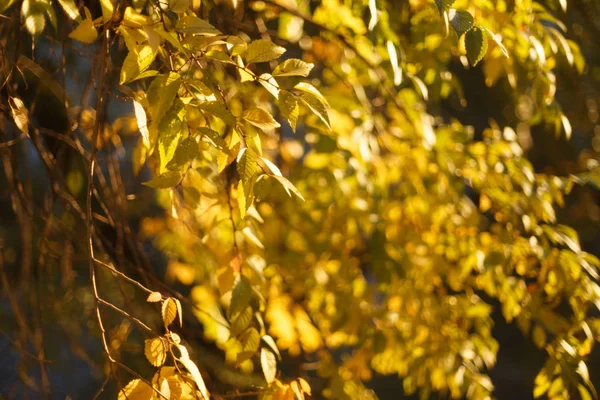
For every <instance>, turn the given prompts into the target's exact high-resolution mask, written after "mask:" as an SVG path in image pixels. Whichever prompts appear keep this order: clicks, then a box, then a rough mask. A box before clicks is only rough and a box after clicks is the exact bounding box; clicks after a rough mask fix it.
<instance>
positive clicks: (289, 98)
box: [279, 90, 300, 132]
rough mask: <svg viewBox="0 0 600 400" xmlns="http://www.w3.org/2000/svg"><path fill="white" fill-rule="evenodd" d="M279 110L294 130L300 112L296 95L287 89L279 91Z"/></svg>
mask: <svg viewBox="0 0 600 400" xmlns="http://www.w3.org/2000/svg"><path fill="white" fill-rule="evenodd" d="M279 110H280V111H281V114H282V115H283V117H284V118H285V119H287V121H288V123H289V124H290V126H291V127H292V130H293V131H294V132H295V131H296V122H297V121H298V115H299V114H300V107H298V101H297V100H296V97H295V96H294V95H293V94H291V93H290V92H288V91H287V90H285V91H283V92H281V93H280V95H279Z"/></svg>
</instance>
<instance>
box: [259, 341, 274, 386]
mask: <svg viewBox="0 0 600 400" xmlns="http://www.w3.org/2000/svg"><path fill="white" fill-rule="evenodd" d="M260 365H261V366H262V370H263V374H264V375H265V380H266V381H267V383H269V384H270V383H271V382H273V381H274V380H275V376H276V375H277V360H276V359H275V354H273V353H272V352H271V350H269V349H267V348H265V347H263V348H262V349H260Z"/></svg>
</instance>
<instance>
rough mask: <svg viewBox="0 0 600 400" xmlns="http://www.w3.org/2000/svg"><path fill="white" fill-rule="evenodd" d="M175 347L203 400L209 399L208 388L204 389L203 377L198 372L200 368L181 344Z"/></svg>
mask: <svg viewBox="0 0 600 400" xmlns="http://www.w3.org/2000/svg"><path fill="white" fill-rule="evenodd" d="M177 348H178V349H179V352H180V353H181V357H180V358H179V361H180V362H181V363H182V364H183V366H184V367H185V368H186V369H187V370H188V372H189V373H190V374H191V375H192V378H193V379H194V382H195V383H196V386H197V387H198V390H199V391H200V394H201V395H202V399H203V400H209V398H210V396H209V394H208V390H207V389H206V385H205V384H204V379H202V375H201V374H200V370H199V369H198V366H196V364H195V363H194V362H193V361H192V360H191V359H190V355H189V352H188V350H187V349H186V348H185V347H184V346H183V345H178V346H177Z"/></svg>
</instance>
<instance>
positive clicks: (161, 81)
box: [147, 72, 181, 126]
mask: <svg viewBox="0 0 600 400" xmlns="http://www.w3.org/2000/svg"><path fill="white" fill-rule="evenodd" d="M180 83H181V78H180V76H179V74H177V73H175V72H170V73H169V74H168V75H161V76H158V77H156V78H154V80H153V81H152V83H151V84H150V86H149V87H148V91H147V99H148V114H150V118H152V123H153V124H156V125H157V126H158V124H160V122H161V120H162V119H163V117H164V116H165V114H166V113H167V111H168V110H169V108H170V107H171V105H172V104H173V101H174V100H175V97H176V96H177V91H178V90H179V85H180Z"/></svg>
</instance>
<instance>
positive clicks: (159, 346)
mask: <svg viewBox="0 0 600 400" xmlns="http://www.w3.org/2000/svg"><path fill="white" fill-rule="evenodd" d="M168 351H169V349H168V343H167V342H166V341H164V340H163V339H162V338H160V337H155V338H153V339H146V341H145V346H144V354H145V355H146V359H147V360H148V361H149V362H150V364H152V365H154V366H155V367H160V366H161V365H163V364H164V363H165V361H166V360H167V355H168Z"/></svg>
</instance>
